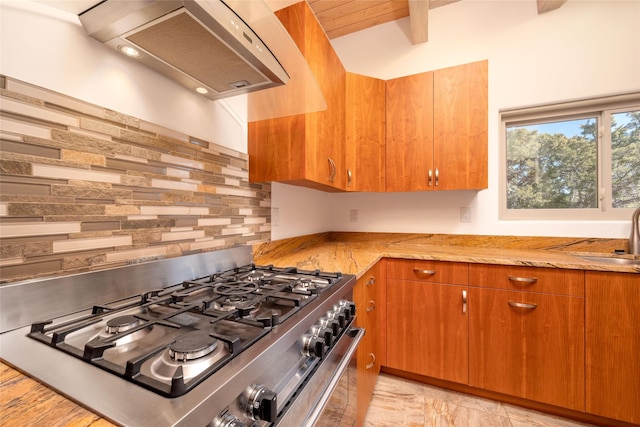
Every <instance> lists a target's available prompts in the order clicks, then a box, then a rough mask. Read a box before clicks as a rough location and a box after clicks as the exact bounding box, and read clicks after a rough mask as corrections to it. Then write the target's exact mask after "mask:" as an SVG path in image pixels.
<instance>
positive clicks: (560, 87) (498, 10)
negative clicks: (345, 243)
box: [272, 0, 640, 239]
mask: <svg viewBox="0 0 640 427" xmlns="http://www.w3.org/2000/svg"><path fill="white" fill-rule="evenodd" d="M408 26H409V23H408V19H403V20H399V21H395V22H391V23H388V24H383V25H379V26H377V27H373V28H371V29H368V30H364V31H360V32H358V33H354V34H350V35H347V36H344V37H340V38H338V39H334V40H332V44H333V46H334V48H335V49H336V51H337V53H338V55H339V56H340V58H341V60H342V62H343V64H344V66H345V68H346V69H347V70H348V71H352V72H356V73H360V74H365V75H370V76H373V77H378V78H381V79H390V78H394V77H399V76H403V75H409V74H414V73H418V72H422V71H428V70H434V69H438V68H443V67H448V66H453V65H459V64H463V63H468V62H473V61H477V60H482V59H488V60H489V189H488V190H484V191H480V192H477V193H476V192H469V191H454V192H446V193H399V194H389V193H387V194H384V193H362V194H330V195H328V196H326V195H323V193H320V192H317V191H315V190H302V191H303V192H304V193H305V195H306V197H307V198H313V197H318V198H325V197H327V198H328V199H329V201H331V203H327V204H326V205H324V204H322V205H320V206H319V208H321V209H323V212H324V217H325V230H336V231H383V232H423V233H470V234H496V235H538V236H568V237H616V238H625V237H628V235H629V232H630V223H631V222H630V219H629V221H607V222H603V221H582V222H581V221H500V220H499V218H498V211H499V205H498V174H499V167H500V165H499V160H498V158H499V151H498V148H499V135H498V131H499V117H498V111H499V110H501V109H506V108H512V107H519V106H525V105H532V104H540V103H552V102H558V101H562V100H571V99H577V98H585V97H590V96H598V95H607V94H615V93H621V92H628V91H637V90H640V1H638V0H627V1H615V0H588V1H587V0H569V1H568V2H567V3H566V4H565V5H564V6H562V7H561V8H560V9H557V10H555V11H552V12H548V13H546V14H543V15H538V14H537V12H536V2H535V1H534V0H509V1H505V0H502V1H488V0H462V1H460V2H458V3H454V4H451V5H448V6H445V7H440V8H437V9H432V10H431V11H430V14H429V41H428V42H427V43H424V44H419V45H415V46H414V45H411V44H410V42H409V41H408V38H407V35H406V34H408V29H409V27H408ZM300 192H301V190H295V191H293V190H292V189H291V188H289V187H288V186H275V187H274V189H273V201H274V206H276V207H278V208H279V211H280V216H281V217H284V216H285V215H287V216H288V215H289V214H288V212H293V209H296V199H297V198H299V197H300ZM462 206H467V207H470V208H471V219H472V222H471V223H470V224H467V223H460V207H462ZM351 209H357V210H358V222H357V223H351V222H349V211H350V210H351ZM300 215H303V214H300ZM293 224H295V228H292V227H286V228H284V227H282V226H280V227H274V228H273V232H272V237H273V238H274V239H278V238H283V237H289V236H296V235H304V234H307V233H310V232H312V231H311V229H313V230H315V229H317V223H314V224H310V223H306V222H304V221H295V222H293Z"/></svg>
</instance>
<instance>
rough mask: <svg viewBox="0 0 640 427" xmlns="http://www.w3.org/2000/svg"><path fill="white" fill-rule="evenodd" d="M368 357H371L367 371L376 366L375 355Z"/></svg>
mask: <svg viewBox="0 0 640 427" xmlns="http://www.w3.org/2000/svg"><path fill="white" fill-rule="evenodd" d="M369 356H370V357H371V363H367V366H366V367H367V369H371V368H373V367H374V366H375V365H376V355H375V354H373V353H369Z"/></svg>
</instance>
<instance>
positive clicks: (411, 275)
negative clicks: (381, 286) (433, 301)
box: [387, 259, 469, 285]
mask: <svg viewBox="0 0 640 427" xmlns="http://www.w3.org/2000/svg"><path fill="white" fill-rule="evenodd" d="M387 277H388V278H389V279H399V280H418V281H421V282H430V283H447V284H451V285H466V284H467V283H468V281H469V266H468V264H465V263H459V262H446V261H423V260H410V259H392V260H387Z"/></svg>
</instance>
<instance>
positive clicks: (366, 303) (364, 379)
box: [353, 260, 385, 426]
mask: <svg viewBox="0 0 640 427" xmlns="http://www.w3.org/2000/svg"><path fill="white" fill-rule="evenodd" d="M383 264H384V260H383V261H380V262H378V263H377V264H376V265H375V266H373V267H372V268H371V269H369V271H367V272H366V273H365V274H364V276H362V277H361V278H360V279H358V281H357V283H356V286H355V289H354V295H353V298H354V302H355V303H356V307H357V317H356V324H357V325H358V327H361V328H364V329H365V335H364V337H363V338H362V340H361V341H360V344H359V345H358V351H357V356H356V358H357V378H358V405H357V407H358V409H357V415H356V426H361V425H362V424H363V422H364V418H365V416H366V414H367V409H368V407H369V402H370V401H371V395H372V394H373V389H374V387H375V385H376V381H377V379H378V374H379V373H380V345H379V339H380V337H381V332H380V324H381V321H380V311H381V310H380V306H381V301H384V299H382V298H381V297H382V292H383V288H384V285H385V283H384V282H385V280H384V275H385V274H384V273H385V272H384V269H383V268H382V266H383Z"/></svg>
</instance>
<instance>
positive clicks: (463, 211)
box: [460, 206, 471, 222]
mask: <svg viewBox="0 0 640 427" xmlns="http://www.w3.org/2000/svg"><path fill="white" fill-rule="evenodd" d="M460 222H471V209H469V208H468V207H466V206H463V207H461V208H460Z"/></svg>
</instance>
